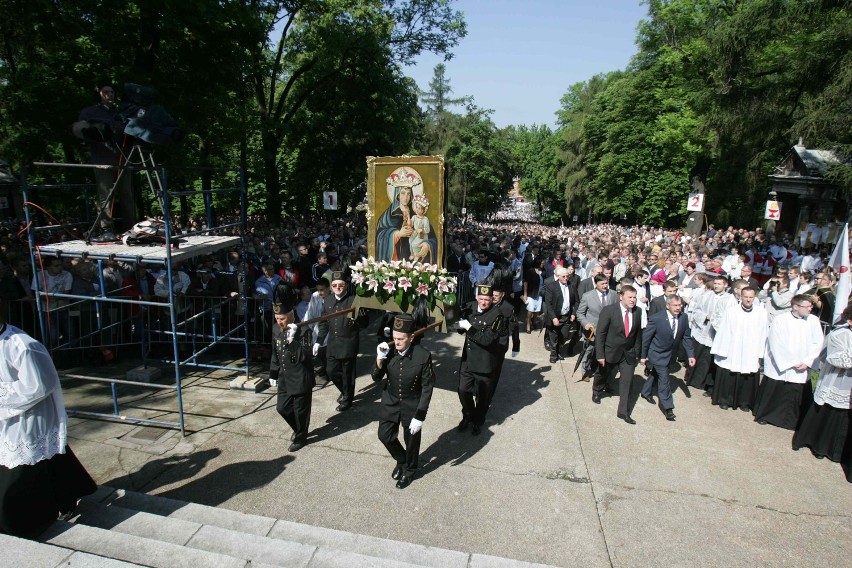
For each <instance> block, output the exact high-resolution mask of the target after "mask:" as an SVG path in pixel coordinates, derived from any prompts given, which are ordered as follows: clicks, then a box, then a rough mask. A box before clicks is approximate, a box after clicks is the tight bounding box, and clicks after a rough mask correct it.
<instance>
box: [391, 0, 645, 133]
mask: <svg viewBox="0 0 852 568" xmlns="http://www.w3.org/2000/svg"><path fill="white" fill-rule="evenodd" d="M454 5H455V9H457V10H460V11H462V12H464V16H465V21H466V22H467V36H465V37H464V38H462V40H461V41H460V42H459V45H458V46H457V47H456V48H455V49H453V50H452V51H453V54H454V56H453V58H452V59H451V60H450V61H447V62H445V63H444V65H445V66H446V73H445V77H447V78H448V79H449V83H450V87H451V88H452V90H453V93H452V95H451V96H452V97H462V96H472V97H473V98H474V102H475V103H476V105H477V106H478V107H480V108H486V109H492V110H493V111H494V113H493V114H492V115H491V118H492V120H494V123H495V124H496V125H497V127H498V128H503V127H506V126H509V125H513V124H514V125H520V124H526V125H532V124H546V125H548V126H550V127H551V128H553V127H555V124H556V115H555V113H556V111H557V110H558V109H559V106H560V105H559V100H560V99H561V98H562V95H564V94H565V92H566V91H567V90H568V87H570V86H571V85H573V84H574V83H578V82H580V81H586V80H588V79H590V78H591V77H592V76H594V75H597V74H598V73H606V72H609V71H617V70H619V69H624V68H626V67H627V64H628V63H629V62H630V58H631V57H632V56H633V55H634V54H635V53H636V51H637V49H636V44H635V40H636V26H637V24H638V23H639V20H641V19H643V18H645V17H646V15H647V6H645V5H643V4H642V3H641V1H640V0H513V1H509V0H457V1H456V2H455V4H454ZM442 61H443V58H442V57H438V56H435V55H432V54H425V55H421V56H420V58H419V59H418V60H417V63H416V64H415V65H413V66H409V67H406V68H405V72H406V74H407V75H408V76H409V77H411V78H413V79H414V80H415V81H417V85H418V86H419V87H420V88H421V89H422V90H428V88H429V81H430V80H431V79H432V76H433V71H434V67H435V65H437V64H438V63H441V62H442ZM460 111H461V108H460V107H459V108H457V109H456V110H455V112H460Z"/></svg>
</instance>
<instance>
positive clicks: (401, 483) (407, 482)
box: [396, 474, 412, 489]
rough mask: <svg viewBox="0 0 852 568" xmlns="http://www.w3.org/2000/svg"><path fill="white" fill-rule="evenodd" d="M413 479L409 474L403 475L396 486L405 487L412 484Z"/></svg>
mask: <svg viewBox="0 0 852 568" xmlns="http://www.w3.org/2000/svg"><path fill="white" fill-rule="evenodd" d="M411 479H412V477H411V476H410V475H408V474H405V475H402V476H401V477H400V478H399V481H397V482H396V488H397V489H405V488H406V487H408V486H409V485H411Z"/></svg>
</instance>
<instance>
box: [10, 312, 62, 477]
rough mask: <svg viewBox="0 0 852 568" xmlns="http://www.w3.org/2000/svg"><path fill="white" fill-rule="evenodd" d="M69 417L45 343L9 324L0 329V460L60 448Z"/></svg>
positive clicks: (32, 458)
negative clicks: (2, 329)
mask: <svg viewBox="0 0 852 568" xmlns="http://www.w3.org/2000/svg"><path fill="white" fill-rule="evenodd" d="M67 423H68V417H67V415H66V413H65V401H64V399H63V398H62V389H61V387H60V385H59V375H58V374H57V372H56V367H54V366H53V361H52V360H51V358H50V353H48V352H47V349H45V347H44V346H43V345H42V344H41V343H39V342H38V341H36V340H35V339H33V338H32V337H30V336H29V335H27V334H26V333H24V332H23V331H21V330H20V329H18V328H16V327H15V326H12V325H8V324H7V325H6V329H5V330H4V331H3V333H0V465H3V466H5V467H8V468H9V469H12V468H15V467H18V466H20V465H33V464H36V463H38V462H40V461H41V460H46V459H50V458H52V457H53V456H54V455H56V454H61V453H65V444H66V442H67Z"/></svg>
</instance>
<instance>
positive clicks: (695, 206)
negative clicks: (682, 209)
mask: <svg viewBox="0 0 852 568" xmlns="http://www.w3.org/2000/svg"><path fill="white" fill-rule="evenodd" d="M686 210H687V211H703V210H704V194H703V193H690V194H689V199H687V201H686Z"/></svg>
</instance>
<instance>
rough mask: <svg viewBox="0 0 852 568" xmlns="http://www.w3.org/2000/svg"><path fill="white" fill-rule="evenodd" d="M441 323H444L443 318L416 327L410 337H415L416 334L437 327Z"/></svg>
mask: <svg viewBox="0 0 852 568" xmlns="http://www.w3.org/2000/svg"><path fill="white" fill-rule="evenodd" d="M442 323H444V320H439V321H436V322H435V323H430V324H429V325H427V326H426V327H421V328H420V329H418V330H417V331H415V332H414V333H412V334H411V337H417V336H418V335H421V334H424V333H426V332H427V331H429V330H430V329H434V328H436V327H438V326H439V325H441V324H442Z"/></svg>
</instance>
